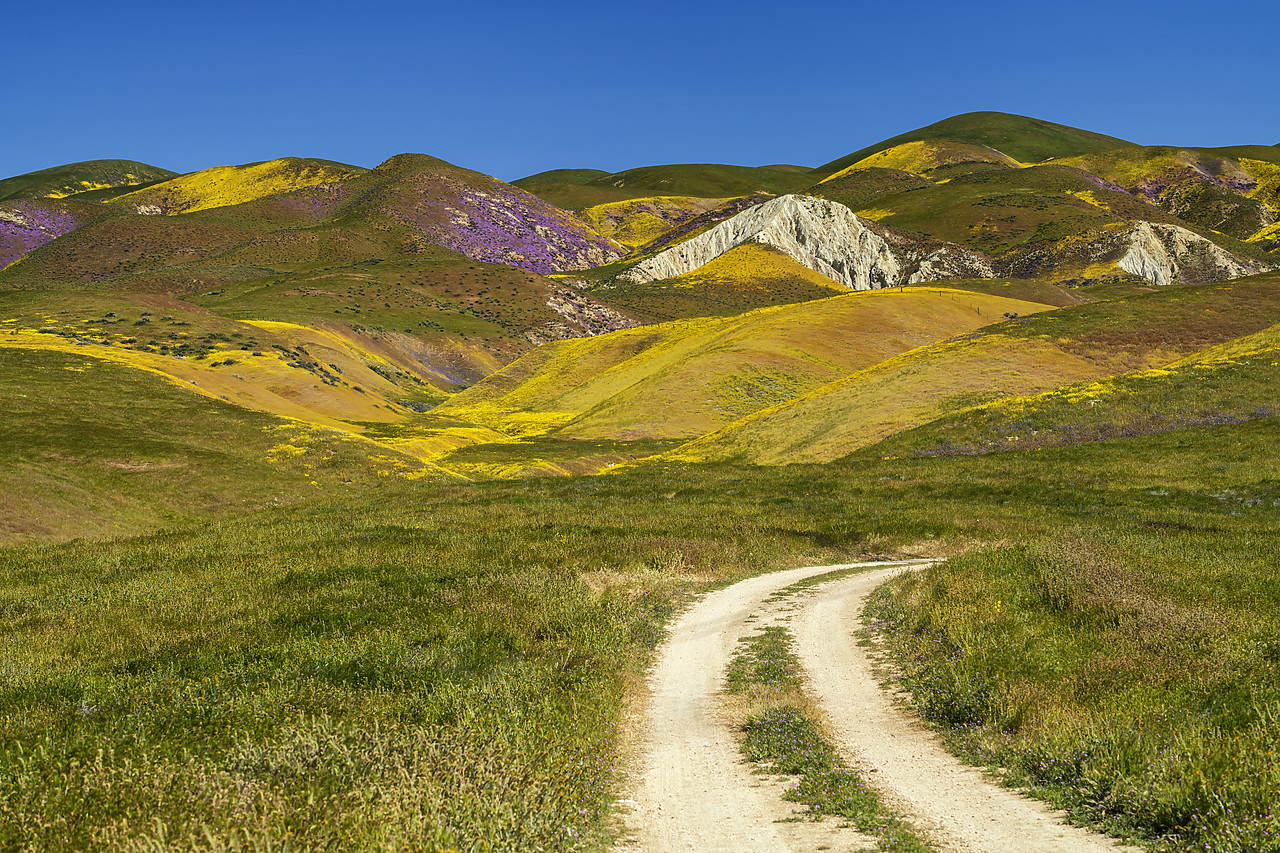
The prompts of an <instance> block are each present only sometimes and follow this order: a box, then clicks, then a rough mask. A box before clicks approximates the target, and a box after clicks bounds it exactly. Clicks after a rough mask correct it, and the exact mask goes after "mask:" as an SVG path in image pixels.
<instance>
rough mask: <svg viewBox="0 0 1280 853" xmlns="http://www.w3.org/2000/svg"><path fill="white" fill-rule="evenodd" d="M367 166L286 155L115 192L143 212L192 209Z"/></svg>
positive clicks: (348, 174)
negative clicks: (128, 191) (122, 192)
mask: <svg viewBox="0 0 1280 853" xmlns="http://www.w3.org/2000/svg"><path fill="white" fill-rule="evenodd" d="M367 171H368V170H367V169H362V168H360V167H359V166H348V165H346V164H344V163H334V162H332V161H330V160H313V159H306V158H301V157H284V158H281V159H279V160H268V161H266V162H262V163H248V164H245V165H242V166H215V167H214V168H212V169H204V170H202V171H199V172H192V173H191V174H188V175H182V176H180V177H176V178H172V179H170V180H167V181H164V182H163V183H160V184H156V185H154V186H150V187H147V188H146V189H142V190H136V191H134V192H131V193H126V194H124V195H121V196H117V197H116V198H115V200H114V203H115V204H121V205H126V206H128V207H129V208H131V209H133V210H136V211H137V212H139V213H156V214H159V213H167V214H172V213H188V212H193V211H197V210H207V209H209V208H212V207H225V206H228V205H232V204H243V203H244V202H247V201H253V200H254V199H259V198H264V197H266V196H269V195H276V194H278V193H286V192H292V191H293V190H299V189H303V188H305V187H312V186H316V185H317V184H326V183H330V182H334V181H344V180H347V179H349V178H354V177H356V176H357V175H362V174H364V173H365V172H367Z"/></svg>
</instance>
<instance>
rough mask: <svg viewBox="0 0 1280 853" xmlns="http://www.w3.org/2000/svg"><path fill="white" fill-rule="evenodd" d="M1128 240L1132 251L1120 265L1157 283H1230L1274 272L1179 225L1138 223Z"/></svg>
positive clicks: (1130, 231) (1127, 252) (1118, 262)
mask: <svg viewBox="0 0 1280 853" xmlns="http://www.w3.org/2000/svg"><path fill="white" fill-rule="evenodd" d="M1126 239H1127V241H1128V244H1129V245H1128V249H1127V251H1125V253H1124V255H1123V256H1122V257H1121V258H1120V260H1118V261H1116V265H1117V266H1119V267H1120V269H1122V270H1124V271H1125V272H1128V273H1132V274H1133V275H1139V276H1142V277H1143V278H1145V279H1147V280H1148V281H1151V282H1153V283H1155V284H1175V283H1177V282H1180V281H1181V282H1188V283H1190V282H1199V281H1228V280H1230V279H1233V278H1239V277H1240V276H1244V275H1253V274H1254V273H1259V272H1266V271H1268V270H1270V269H1271V267H1270V266H1268V265H1266V264H1262V263H1259V262H1257V261H1246V260H1245V259H1243V258H1240V257H1237V256H1236V255H1233V254H1232V253H1231V252H1228V251H1227V250H1226V249H1224V248H1222V247H1221V246H1219V245H1217V244H1216V243H1214V242H1212V241H1210V240H1207V239H1205V238H1204V237H1201V236H1200V235H1199V234H1197V233H1195V232H1194V231H1188V230H1187V229H1186V228H1183V227H1181V226H1179V225H1170V224H1165V223H1156V222H1146V221H1139V222H1135V223H1134V224H1133V227H1132V228H1131V229H1129V232H1128V234H1127V235H1126Z"/></svg>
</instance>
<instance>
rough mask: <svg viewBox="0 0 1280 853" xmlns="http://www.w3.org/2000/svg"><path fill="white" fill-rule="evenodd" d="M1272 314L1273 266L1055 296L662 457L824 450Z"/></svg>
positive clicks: (1146, 358) (1161, 357)
mask: <svg viewBox="0 0 1280 853" xmlns="http://www.w3.org/2000/svg"><path fill="white" fill-rule="evenodd" d="M1277 321H1280V277H1277V276H1276V275H1264V276H1256V277H1253V278H1247V279H1238V280H1236V281H1233V282H1228V283H1224V284H1217V285H1205V286H1201V287H1191V288H1175V289H1170V290H1165V291H1162V292H1159V293H1151V294H1143V295H1139V296H1135V297H1130V298H1127V299H1121V300H1115V301H1110V302H1096V303H1090V304H1087V305H1077V306H1072V307H1068V308H1062V309H1058V310H1056V311H1049V312H1046V313H1042V314H1038V315H1037V316H1035V317H1029V318H1018V319H1016V320H1012V321H1006V322H1004V323H1001V324H998V325H996V326H993V327H991V328H990V329H987V330H983V331H980V332H977V333H974V334H968V335H962V336H960V337H958V338H956V339H954V340H951V341H947V342H944V343H940V344H933V345H929V346H924V347H921V348H919V349H916V350H912V351H910V352H907V353H904V354H902V355H900V356H897V357H896V358H892V359H889V360H887V361H883V362H881V363H878V364H875V365H874V366H872V367H869V368H867V369H866V370H863V371H861V372H859V373H856V374H853V375H852V376H848V377H845V378H842V379H839V380H837V381H835V382H833V383H831V384H830V385H827V386H824V387H822V388H819V389H817V390H815V391H811V392H809V393H807V394H805V395H804V396H800V397H797V398H796V399H794V400H791V401H788V402H784V403H780V404H778V405H776V406H773V407H771V408H768V409H762V410H761V411H758V412H756V413H755V414H753V415H750V416H748V417H746V418H743V419H742V420H740V421H737V422H735V423H733V424H730V425H729V426H727V427H725V428H723V429H721V430H720V431H718V432H716V433H712V434H711V435H708V436H706V437H704V438H701V439H698V440H695V441H693V442H690V443H689V444H687V445H685V446H683V447H681V448H678V449H677V450H674V451H671V452H670V453H668V454H664V455H663V456H662V457H660V458H662V459H664V460H666V461H668V462H670V461H679V462H682V463H692V462H707V461H729V460H732V461H739V462H751V463H756V464H786V463H793V462H827V461H831V460H834V459H838V458H841V457H843V456H845V455H847V454H849V453H852V452H853V451H855V450H857V449H859V448H861V447H866V446H868V445H874V444H875V443H876V442H879V441H881V440H882V439H885V438H887V437H889V436H891V435H895V434H897V433H900V432H903V431H904V430H908V429H911V428H913V427H918V426H920V425H921V424H925V423H929V422H931V421H934V420H936V419H938V418H940V417H943V416H945V415H948V414H950V413H952V412H955V411H957V410H961V409H967V408H969V407H972V406H975V405H980V404H984V403H989V402H993V401H995V400H1000V399H1004V398H1009V397H1021V396H1025V395H1028V394H1037V393H1040V392H1044V391H1048V390H1050V389H1053V388H1057V387H1059V386H1063V385H1068V384H1070V383H1076V382H1082V381H1086V380H1088V381H1097V380H1101V379H1106V378H1109V377H1113V376H1117V375H1119V374H1123V373H1130V372H1132V371H1140V370H1150V369H1153V368H1159V367H1164V366H1165V365H1168V364H1170V363H1171V362H1174V361H1177V360H1179V359H1181V358H1185V357H1188V356H1191V355H1194V354H1195V353H1198V352H1200V351H1201V350H1204V349H1206V348H1208V347H1211V346H1215V345H1218V344H1222V343H1226V342H1228V341H1231V340H1234V339H1236V338H1239V337H1243V336H1245V335H1249V334H1254V333H1256V332H1259V331H1261V330H1263V329H1266V328H1268V327H1269V326H1271V325H1273V324H1274V323H1276V322H1277Z"/></svg>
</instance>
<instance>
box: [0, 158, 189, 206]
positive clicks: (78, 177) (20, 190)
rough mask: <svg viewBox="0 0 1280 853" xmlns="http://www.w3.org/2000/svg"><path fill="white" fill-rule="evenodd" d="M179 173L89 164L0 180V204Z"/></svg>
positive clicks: (133, 164) (128, 163)
mask: <svg viewBox="0 0 1280 853" xmlns="http://www.w3.org/2000/svg"><path fill="white" fill-rule="evenodd" d="M177 174H178V173H177V172H171V171H169V170H168V169H161V168H159V167H157V166H148V165H147V164H146V163H139V162H137V161H136V160H86V161H84V162H83V163H68V164H67V165H65V166H54V167H52V168H49V169H41V170H40V171H38V172H28V173H26V174H25V175H15V176H13V177H12V178H4V179H3V180H0V201H8V200H13V199H37V198H62V197H64V196H69V195H74V194H76V193H82V192H86V191H88V190H98V189H103V188H115V187H126V186H131V185H138V184H146V183H151V182H153V181H160V180H167V179H169V178H172V177H175V176H176V175H177Z"/></svg>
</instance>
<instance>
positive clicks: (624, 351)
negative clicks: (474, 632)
mask: <svg viewBox="0 0 1280 853" xmlns="http://www.w3.org/2000/svg"><path fill="white" fill-rule="evenodd" d="M1042 307H1043V306H1038V305H1035V304H1032V303H1026V302H1019V301H1015V300H1009V299H1002V298H999V297H992V296H984V295H980V294H975V293H964V292H961V291H938V290H924V289H918V290H917V289H912V290H907V291H904V292H898V291H866V292H861V293H847V294H845V295H842V296H837V297H833V298H830V299H823V300H819V301H816V302H808V303H804V304H801V305H790V306H783V307H778V308H768V309H761V310H758V311H753V312H750V313H748V314H744V315H740V316H736V317H730V318H725V319H704V320H689V321H677V322H674V323H666V324H661V325H657V326H648V327H644V328H640V329H632V330H628V331H623V332H615V333H613V334H610V335H605V336H601V337H598V338H588V339H581V340H575V341H566V342H563V343H560V344H555V345H549V346H545V347H542V348H540V349H539V350H537V351H535V352H533V353H531V354H530V355H528V356H526V357H525V358H523V359H521V360H520V361H518V362H516V363H515V364H513V365H511V366H510V367H508V368H506V369H504V370H502V371H500V372H499V373H497V374H495V375H494V376H492V377H489V378H488V379H486V380H485V381H483V382H481V383H479V384H478V385H476V386H474V387H473V388H471V389H469V390H467V391H466V392H464V393H462V394H460V395H458V396H457V397H455V398H453V399H451V400H449V401H448V402H447V403H445V404H444V405H442V406H440V407H439V408H438V410H437V411H438V412H439V413H442V414H450V415H454V416H456V417H459V418H463V419H466V420H471V421H474V422H477V423H484V424H487V425H491V426H494V427H495V428H498V429H504V428H507V429H509V428H510V427H511V426H512V425H514V424H519V423H520V422H521V421H522V420H523V419H528V421H530V422H533V423H536V424H539V425H540V426H539V428H537V430H536V431H538V432H545V431H548V427H550V428H551V430H550V431H551V432H553V433H554V434H555V435H556V436H559V437H561V438H574V439H585V440H604V439H615V440H616V439H641V438H642V439H670V438H681V437H692V436H697V435H702V434H703V433H706V432H708V431H710V430H712V429H714V428H716V426H718V425H721V424H724V423H728V422H730V421H733V420H735V419H737V418H740V417H742V416H744V415H746V414H749V413H751V412H754V411H756V410H758V409H761V408H764V407H766V406H770V405H773V404H775V403H778V402H780V401H783V400H788V399H791V398H793V397H796V396H798V395H800V394H803V393H805V392H806V391H808V390H810V389H813V388H817V387H819V386H822V385H825V384H826V383H828V382H830V381H832V380H833V379H835V378H836V377H839V376H843V375H847V374H848V373H850V372H853V371H856V370H859V369H861V368H863V367H867V366H869V365H871V364H875V363H876V362H879V361H881V360H883V359H885V358H887V357H889V356H891V355H894V354H896V353H900V352H903V351H904V350H908V349H911V348H912V347H915V346H919V345H921V344H923V343H926V342H929V341H935V340H938V339H940V338H945V337H948V336H950V335H953V334H955V333H957V332H960V331H967V330H969V329H973V328H976V327H978V326H980V325H983V324H985V323H987V322H989V321H990V320H991V319H992V318H993V317H999V316H1000V315H1001V314H1002V313H1005V312H1015V311H1016V312H1020V313H1029V312H1034V311H1035V310H1037V309H1039V308H1042Z"/></svg>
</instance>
